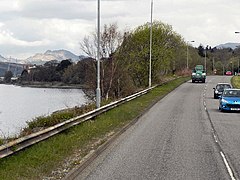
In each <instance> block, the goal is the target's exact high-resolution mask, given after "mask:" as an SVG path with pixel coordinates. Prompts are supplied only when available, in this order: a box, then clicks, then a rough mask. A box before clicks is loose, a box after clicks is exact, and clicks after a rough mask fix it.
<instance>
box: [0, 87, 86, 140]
mask: <svg viewBox="0 0 240 180" xmlns="http://www.w3.org/2000/svg"><path fill="white" fill-rule="evenodd" d="M87 102H88V99H87V97H86V96H85V94H84V92H83V91H82V90H81V89H57V88H30V87H20V86H15V85H5V84H0V137H9V136H13V135H17V134H18V133H19V132H20V131H21V129H22V128H24V127H25V126H26V125H27V124H26V122H27V121H31V120H33V119H34V118H36V117H38V116H46V115H50V114H51V113H53V112H54V111H58V110H61V109H66V108H71V107H74V106H81V105H83V104H85V103H87Z"/></svg>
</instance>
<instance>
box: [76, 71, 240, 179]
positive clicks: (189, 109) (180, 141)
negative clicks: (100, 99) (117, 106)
mask: <svg viewBox="0 0 240 180" xmlns="http://www.w3.org/2000/svg"><path fill="white" fill-rule="evenodd" d="M217 82H230V77H227V76H224V77H223V76H210V77H207V82H206V83H191V82H190V81H189V82H187V83H185V84H183V85H181V86H180V87H178V88H177V89H176V90H174V91H173V92H171V93H170V94H168V95H167V96H166V97H165V98H163V99H162V100H161V101H159V102H158V103H157V104H156V105H154V106H153V107H152V108H151V109H150V110H149V111H148V112H147V113H146V114H144V115H143V116H142V117H141V118H140V119H139V121H138V122H137V123H136V124H135V125H133V126H132V127H130V128H129V129H128V130H127V131H126V132H125V133H123V134H122V135H121V136H120V137H119V138H117V140H116V141H114V143H112V144H111V145H110V146H109V147H108V148H107V149H106V150H105V151H104V152H103V153H102V154H101V155H99V156H98V157H97V158H96V159H95V160H94V161H93V162H92V163H91V164H90V165H89V166H88V167H87V168H85V169H84V170H83V171H82V172H81V173H80V174H79V176H78V177H77V178H76V179H90V180H95V179H96V180H110V179H136V180H140V179H167V180H168V179H169V180H176V179H179V180H181V179H183V180H188V179H189V180H194V179H201V180H204V179H207V180H214V179H216V180H219V179H238V177H239V174H240V113H236V112H234V113H222V112H220V111H218V100H216V99H213V87H215V85H216V83H217Z"/></svg>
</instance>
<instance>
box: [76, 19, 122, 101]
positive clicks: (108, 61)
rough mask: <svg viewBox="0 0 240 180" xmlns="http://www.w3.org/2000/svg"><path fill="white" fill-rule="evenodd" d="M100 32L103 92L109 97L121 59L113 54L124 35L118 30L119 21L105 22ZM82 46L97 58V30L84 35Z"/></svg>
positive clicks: (89, 54)
mask: <svg viewBox="0 0 240 180" xmlns="http://www.w3.org/2000/svg"><path fill="white" fill-rule="evenodd" d="M100 34H101V35H100V37H101V40H100V57H101V70H102V71H101V93H102V96H104V97H105V98H106V99H108V97H109V93H110V91H111V88H112V84H113V79H114V76H115V74H116V69H117V65H118V61H119V59H116V58H114V57H113V55H114V53H115V52H116V50H117V48H118V47H119V46H120V45H121V43H122V41H123V35H122V33H121V32H120V31H119V30H118V25H117V23H113V24H109V25H106V24H105V25H104V27H103V31H102V32H101V33H100ZM80 48H81V49H82V51H83V52H85V53H86V54H87V55H88V56H90V57H92V58H94V59H96V54H97V33H96V32H95V33H92V34H91V35H90V36H88V37H84V39H83V42H81V43H80Z"/></svg>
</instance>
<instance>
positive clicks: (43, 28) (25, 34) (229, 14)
mask: <svg viewBox="0 0 240 180" xmlns="http://www.w3.org/2000/svg"><path fill="white" fill-rule="evenodd" d="M100 7H101V8H100V9H101V27H102V26H103V25H104V24H110V23H117V24H118V26H119V30H121V31H124V30H134V29H135V28H136V27H138V26H140V25H143V24H145V23H147V22H150V15H151V8H150V7H151V0H100ZM239 9H240V1H239V0H207V1H201V0H153V20H158V21H161V22H163V23H166V24H169V25H171V26H172V28H173V30H174V31H175V32H177V33H178V34H180V35H181V36H182V37H183V38H184V40H185V41H186V42H187V41H189V42H190V41H195V42H193V43H191V45H192V46H194V47H197V46H199V45H200V44H202V45H203V46H206V45H209V46H212V47H214V46H217V45H219V44H224V43H228V42H238V43H239V42H240V34H235V31H240V10H239ZM96 28H97V0H0V55H2V56H4V57H6V58H9V57H11V58H17V59H25V58H28V57H29V56H33V55H35V54H36V53H44V52H45V51H47V50H59V49H65V50H68V51H71V52H73V53H74V54H76V55H84V53H83V52H82V51H81V48H80V45H79V43H80V42H82V40H83V38H84V37H85V36H89V35H90V34H91V33H93V32H94V31H96Z"/></svg>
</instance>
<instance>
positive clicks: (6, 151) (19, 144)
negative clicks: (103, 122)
mask: <svg viewBox="0 0 240 180" xmlns="http://www.w3.org/2000/svg"><path fill="white" fill-rule="evenodd" d="M165 83H167V82H164V83H162V84H165ZM162 84H161V85H162ZM156 86H158V85H156ZM156 86H153V87H150V88H147V89H145V90H143V91H140V92H138V93H135V94H132V95H130V96H127V97H125V98H122V99H120V100H118V101H115V102H112V103H109V104H107V105H105V106H102V107H100V108H98V109H95V110H93V111H90V112H88V113H85V114H83V115H80V116H77V117H74V118H72V119H69V120H66V121H64V122H62V123H59V124H56V125H54V126H52V127H49V128H46V129H44V130H42V131H39V132H36V133H32V134H30V135H28V136H24V137H21V138H19V139H16V140H13V141H11V142H8V143H6V144H3V145H1V146H0V159H2V158H4V157H7V156H10V155H12V154H14V153H16V152H18V151H20V150H23V149H25V148H27V147H29V146H31V145H33V144H36V143H38V142H40V141H43V140H45V139H47V138H49V137H52V136H54V135H56V134H58V133H60V132H62V131H64V130H66V129H68V128H70V127H73V126H75V125H78V124H80V123H83V122H85V121H88V120H90V119H92V118H93V117H96V116H98V115H99V114H101V113H103V112H106V111H108V110H110V109H113V108H115V107H117V106H119V105H121V104H123V103H125V102H128V101H131V100H133V99H135V98H137V97H139V96H142V95H144V94H146V93H148V92H149V91H150V90H152V89H153V88H155V87H156Z"/></svg>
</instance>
